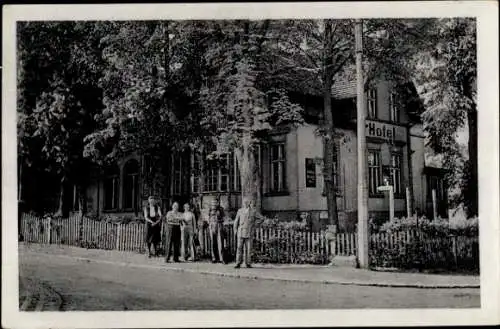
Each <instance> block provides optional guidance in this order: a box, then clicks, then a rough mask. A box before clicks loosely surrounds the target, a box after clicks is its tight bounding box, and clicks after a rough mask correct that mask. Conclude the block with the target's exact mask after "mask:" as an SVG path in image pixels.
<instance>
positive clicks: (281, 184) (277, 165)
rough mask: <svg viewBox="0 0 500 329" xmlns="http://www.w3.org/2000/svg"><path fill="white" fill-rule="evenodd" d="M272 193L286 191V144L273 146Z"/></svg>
mask: <svg viewBox="0 0 500 329" xmlns="http://www.w3.org/2000/svg"><path fill="white" fill-rule="evenodd" d="M270 161H271V186H270V188H271V192H281V191H286V173H285V164H286V160H285V144H271V156H270Z"/></svg>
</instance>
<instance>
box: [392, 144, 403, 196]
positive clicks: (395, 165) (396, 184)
mask: <svg viewBox="0 0 500 329" xmlns="http://www.w3.org/2000/svg"><path fill="white" fill-rule="evenodd" d="M402 162H403V155H402V154H401V153H391V168H390V173H391V179H392V185H393V188H394V194H401V193H403V190H402V184H401V183H402V169H403V163H402Z"/></svg>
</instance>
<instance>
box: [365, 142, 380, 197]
mask: <svg viewBox="0 0 500 329" xmlns="http://www.w3.org/2000/svg"><path fill="white" fill-rule="evenodd" d="M381 181H382V168H381V166H380V151H376V150H369V151H368V191H369V194H370V195H373V194H377V187H379V186H380V185H381Z"/></svg>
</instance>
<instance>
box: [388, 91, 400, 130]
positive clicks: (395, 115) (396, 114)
mask: <svg viewBox="0 0 500 329" xmlns="http://www.w3.org/2000/svg"><path fill="white" fill-rule="evenodd" d="M397 100H398V94H397V93H396V92H395V91H392V92H391V93H390V95H389V113H390V119H391V121H392V122H396V123H399V121H400V119H401V118H400V115H401V111H399V105H398V101H397Z"/></svg>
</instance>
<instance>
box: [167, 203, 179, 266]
mask: <svg viewBox="0 0 500 329" xmlns="http://www.w3.org/2000/svg"><path fill="white" fill-rule="evenodd" d="M166 217H167V218H166V219H167V232H166V238H165V262H167V263H168V261H169V259H170V256H171V255H172V251H173V256H174V262H179V254H180V250H179V249H180V244H181V218H183V217H182V213H181V212H179V203H177V202H174V203H173V205H172V210H170V211H169V212H168V213H167V216H166Z"/></svg>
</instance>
